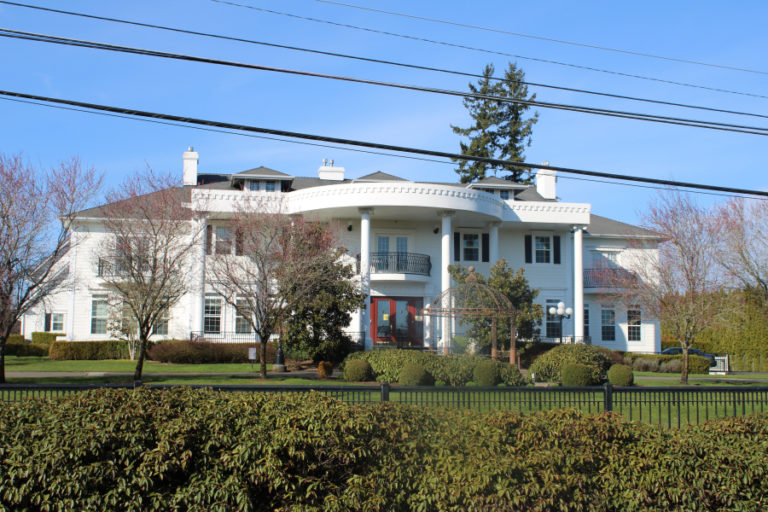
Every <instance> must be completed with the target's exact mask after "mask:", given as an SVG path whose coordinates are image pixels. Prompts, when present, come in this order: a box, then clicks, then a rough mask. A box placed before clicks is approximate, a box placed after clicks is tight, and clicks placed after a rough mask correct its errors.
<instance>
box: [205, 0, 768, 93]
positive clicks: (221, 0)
mask: <svg viewBox="0 0 768 512" xmlns="http://www.w3.org/2000/svg"><path fill="white" fill-rule="evenodd" d="M211 1H212V2H216V3H219V4H225V5H231V6H233V7H241V8H243V9H252V10H254V11H261V12H267V13H270V14H276V15H278V16H287V17H289V18H295V19H300V20H305V21H312V22H314V23H325V24H327V25H333V26H337V27H343V28H349V29H353V30H361V31H364V32H371V33H374V34H382V35H386V36H391V37H399V38H401V39H409V40H411V41H420V42H424V43H430V44H435V45H440V46H448V47H451V48H461V49H463V50H470V51H475V52H482V53H489V54H493V55H503V56H505V57H512V58H515V59H523V60H530V61H534V62H542V63H545V64H555V65H558V66H565V67H569V68H575V69H583V70H586V71H595V72H598V73H607V74H609V75H616V76H623V77H627V78H636V79H639V80H649V81H651V82H659V83H664V84H669V85H678V86H681V87H693V88H695V89H704V90H707V91H714V92H722V93H727V94H738V95H741V96H751V97H755V98H763V99H768V96H765V95H762V94H755V93H751V92H744V91H734V90H731V89H721V88H718V87H708V86H706V85H698V84H691V83H687V82H676V81H674V80H665V79H663V78H656V77H651V76H645V75H635V74H632V73H624V72H621V71H611V70H609V69H601V68H595V67H591V66H584V65H581V64H571V63H569V62H561V61H556V60H551V59H543V58H539V57H526V56H524V55H517V54H513V53H507V52H502V51H498V50H488V49H485V48H478V47H475V46H468V45H463V44H457V43H449V42H447V41H438V40H435V39H427V38H425V37H418V36H412V35H408V34H399V33H396V32H388V31H386V30H379V29H375V28H370V27H361V26H358V25H351V24H348V23H339V22H337V21H331V20H324V19H320V18H311V17H309V16H301V15H298V14H292V13H287V12H282V11H275V10H272V9H265V8H263V7H256V6H253V5H245V4H240V3H237V2H230V1H227V0H211Z"/></svg>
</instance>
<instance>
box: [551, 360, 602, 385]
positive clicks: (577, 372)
mask: <svg viewBox="0 0 768 512" xmlns="http://www.w3.org/2000/svg"><path fill="white" fill-rule="evenodd" d="M593 370H594V367H593V366H590V365H587V364H581V363H568V364H566V365H564V366H563V368H562V369H561V370H560V382H562V384H563V386H592V385H594V384H597V383H599V381H596V380H595V372H594V371H593Z"/></svg>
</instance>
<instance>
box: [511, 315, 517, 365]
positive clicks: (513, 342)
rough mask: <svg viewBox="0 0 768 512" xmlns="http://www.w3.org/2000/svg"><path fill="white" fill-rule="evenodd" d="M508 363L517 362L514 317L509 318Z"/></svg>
mask: <svg viewBox="0 0 768 512" xmlns="http://www.w3.org/2000/svg"><path fill="white" fill-rule="evenodd" d="M509 364H513V365H515V366H518V364H517V332H516V329H515V318H514V317H512V318H511V319H510V320H509Z"/></svg>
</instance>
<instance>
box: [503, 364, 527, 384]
mask: <svg viewBox="0 0 768 512" xmlns="http://www.w3.org/2000/svg"><path fill="white" fill-rule="evenodd" d="M500 375H501V382H503V383H504V384H505V385H507V386H525V385H526V384H527V383H528V382H526V380H525V377H523V374H521V373H520V370H518V369H517V366H515V365H513V364H502V365H501V371H500Z"/></svg>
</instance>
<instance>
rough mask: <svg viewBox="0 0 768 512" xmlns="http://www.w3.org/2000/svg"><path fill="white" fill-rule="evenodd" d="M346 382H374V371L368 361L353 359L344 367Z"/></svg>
mask: <svg viewBox="0 0 768 512" xmlns="http://www.w3.org/2000/svg"><path fill="white" fill-rule="evenodd" d="M344 380H346V381H348V382H366V381H369V380H373V370H371V365H369V364H368V362H367V361H363V360H362V359H353V360H352V361H347V364H345V365H344Z"/></svg>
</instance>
